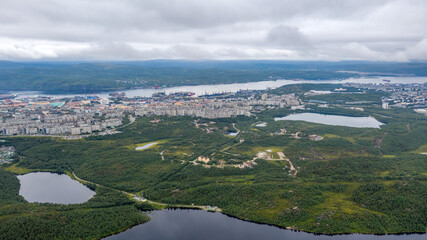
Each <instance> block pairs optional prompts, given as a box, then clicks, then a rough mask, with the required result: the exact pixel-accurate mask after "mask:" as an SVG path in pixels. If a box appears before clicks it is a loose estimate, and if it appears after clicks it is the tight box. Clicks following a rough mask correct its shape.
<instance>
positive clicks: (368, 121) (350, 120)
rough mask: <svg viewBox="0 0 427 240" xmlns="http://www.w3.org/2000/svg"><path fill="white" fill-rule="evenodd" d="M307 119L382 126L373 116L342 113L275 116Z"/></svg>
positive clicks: (297, 119)
mask: <svg viewBox="0 0 427 240" xmlns="http://www.w3.org/2000/svg"><path fill="white" fill-rule="evenodd" d="M282 120H290V121H306V122H313V123H320V124H327V125H333V126H345V127H357V128H380V126H381V125H384V123H381V122H379V121H377V120H376V119H375V118H373V117H349V116H340V115H326V114H318V113H297V114H291V115H288V116H286V117H277V118H274V121H282Z"/></svg>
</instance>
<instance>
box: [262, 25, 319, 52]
mask: <svg viewBox="0 0 427 240" xmlns="http://www.w3.org/2000/svg"><path fill="white" fill-rule="evenodd" d="M267 41H268V42H269V43H273V44H277V45H278V46H280V47H284V48H289V49H306V48H311V43H310V41H309V40H308V37H307V36H305V35H304V34H303V33H301V31H300V30H299V29H298V28H296V27H290V26H285V25H279V26H276V27H274V28H273V29H271V30H270V32H269V33H268V35H267Z"/></svg>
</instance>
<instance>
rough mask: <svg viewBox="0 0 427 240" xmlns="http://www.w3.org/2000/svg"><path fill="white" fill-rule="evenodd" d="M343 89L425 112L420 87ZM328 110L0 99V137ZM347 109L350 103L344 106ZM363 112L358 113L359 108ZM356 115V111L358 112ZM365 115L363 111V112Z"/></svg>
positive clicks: (272, 102)
mask: <svg viewBox="0 0 427 240" xmlns="http://www.w3.org/2000/svg"><path fill="white" fill-rule="evenodd" d="M344 86H345V87H356V88H358V89H361V90H362V91H363V90H375V91H385V92H390V93H391V95H390V97H387V98H383V104H382V107H383V108H385V109H387V108H389V107H414V108H415V107H416V108H421V109H422V108H425V107H426V103H427V101H426V99H427V88H426V86H425V85H423V84H390V83H384V84H358V83H347V84H345V85H344ZM334 92H335V93H343V92H346V89H345V88H340V89H335V90H334V91H332V92H320V91H317V92H316V91H310V92H307V93H306V95H307V94H308V95H312V94H314V95H315V94H327V93H334ZM310 105H318V106H320V107H329V104H327V103H324V102H321V101H318V102H315V101H307V102H303V101H302V100H301V99H300V98H299V97H298V96H297V95H295V94H283V95H274V94H267V92H265V91H257V90H254V91H249V90H247V91H239V92H237V93H223V94H213V95H204V96H195V95H194V93H191V92H179V93H172V94H165V93H164V92H161V91H160V92H158V93H155V94H153V95H152V97H133V98H128V97H126V95H125V93H111V94H110V96H109V97H108V98H100V97H98V96H84V97H82V96H75V97H66V98H54V97H44V96H39V97H25V98H19V97H16V96H13V95H1V96H0V117H1V121H0V135H8V136H10V135H54V136H62V137H68V138H77V137H81V136H79V135H81V134H86V136H88V135H91V134H114V133H117V131H115V130H114V129H115V128H116V127H118V126H121V125H122V124H123V123H124V122H123V121H124V119H126V118H124V117H125V116H130V117H129V119H130V121H131V122H132V121H134V117H132V116H195V117H202V118H211V119H213V118H228V117H233V116H240V115H242V116H251V114H252V113H253V112H255V111H260V110H262V109H264V108H274V107H277V108H285V107H290V108H291V109H292V110H297V109H304V108H305V107H306V106H310ZM347 105H349V106H351V105H352V103H349V104H347ZM358 109H361V108H358ZM356 110H357V109H356ZM361 110H363V109H361Z"/></svg>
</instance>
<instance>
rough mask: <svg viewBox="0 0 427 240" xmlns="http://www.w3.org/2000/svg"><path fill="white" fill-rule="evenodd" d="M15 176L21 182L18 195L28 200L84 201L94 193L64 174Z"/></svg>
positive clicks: (38, 173)
mask: <svg viewBox="0 0 427 240" xmlns="http://www.w3.org/2000/svg"><path fill="white" fill-rule="evenodd" d="M17 177H18V179H19V181H20V182H21V188H20V189H19V195H21V196H23V197H24V198H25V200H27V201H28V202H40V203H58V204H71V203H84V202H86V201H87V200H89V199H90V198H91V197H93V196H94V195H95V192H94V191H92V190H90V189H89V188H87V187H86V186H85V185H83V184H81V183H79V182H78V181H75V180H73V179H72V178H70V177H69V176H67V175H65V174H61V175H60V174H56V173H49V172H36V173H28V174H25V175H19V176H17Z"/></svg>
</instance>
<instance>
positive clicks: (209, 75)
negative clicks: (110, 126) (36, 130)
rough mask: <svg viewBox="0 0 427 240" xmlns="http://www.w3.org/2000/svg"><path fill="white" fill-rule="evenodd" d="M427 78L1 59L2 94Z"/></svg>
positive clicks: (378, 69)
mask: <svg viewBox="0 0 427 240" xmlns="http://www.w3.org/2000/svg"><path fill="white" fill-rule="evenodd" d="M362 75H364V76H375V75H382V76H393V75H405V76H427V63H423V62H411V63H384V62H361V61H341V62H321V61H267V60H260V61H258V60H244V61H237V60H236V61H214V60H203V61H191V60H151V61H128V62H64V61H62V62H61V61H59V62H10V61H0V90H3V91H11V90H13V91H20V90H36V91H50V92H80V93H81V92H83V93H90V92H99V91H108V90H123V89H131V88H137V87H146V88H151V87H154V86H155V85H166V86H181V85H198V84H221V83H241V82H254V81H266V80H276V79H280V78H284V79H306V80H327V79H343V78H348V77H357V76H362Z"/></svg>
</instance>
